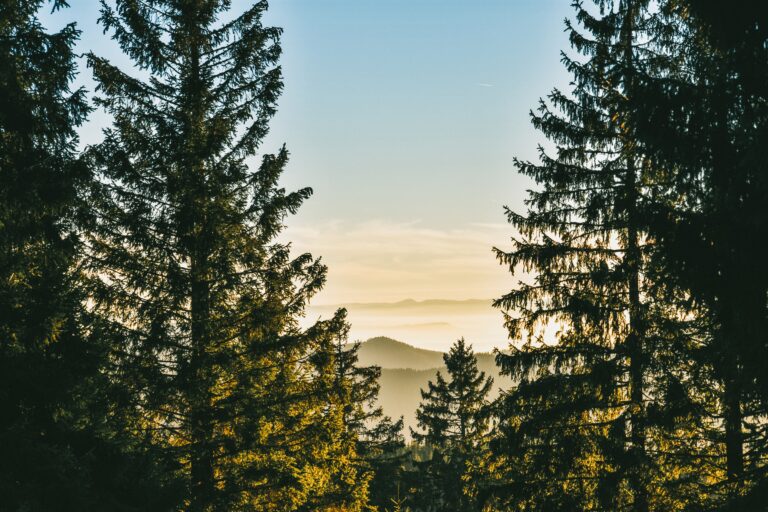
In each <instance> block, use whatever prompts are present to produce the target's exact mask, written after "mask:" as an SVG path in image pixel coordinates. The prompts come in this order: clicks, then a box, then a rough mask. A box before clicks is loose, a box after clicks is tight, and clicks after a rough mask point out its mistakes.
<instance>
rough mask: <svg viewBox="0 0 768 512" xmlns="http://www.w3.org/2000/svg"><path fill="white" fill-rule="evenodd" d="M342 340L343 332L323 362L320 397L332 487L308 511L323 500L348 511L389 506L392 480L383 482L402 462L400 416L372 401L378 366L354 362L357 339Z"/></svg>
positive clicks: (326, 469) (356, 358) (313, 502)
mask: <svg viewBox="0 0 768 512" xmlns="http://www.w3.org/2000/svg"><path fill="white" fill-rule="evenodd" d="M345 341H346V337H345V336H344V337H339V338H338V339H337V343H336V349H335V351H334V352H333V353H332V354H329V355H330V356H331V357H328V359H327V360H326V362H327V366H326V368H327V372H326V375H327V376H328V378H327V380H326V381H325V382H326V386H327V388H326V390H325V396H327V397H329V402H328V410H330V411H332V412H331V414H328V418H329V419H330V420H331V421H329V422H328V423H327V427H328V428H327V430H326V433H325V437H326V438H327V439H328V440H329V442H328V445H329V446H330V447H331V453H330V455H331V457H330V459H329V460H328V461H327V462H328V466H327V467H326V468H325V471H326V472H327V473H328V475H329V478H330V480H331V482H332V486H333V487H332V489H333V490H332V492H330V493H329V494H328V495H326V496H319V497H318V499H316V500H314V501H312V502H310V503H309V504H308V507H307V510H317V509H318V508H319V507H320V505H321V504H323V503H330V504H332V503H335V504H337V505H342V506H343V510H349V511H355V510H370V509H372V507H376V506H378V505H379V504H381V503H386V504H389V498H390V497H391V496H393V495H394V494H387V490H388V489H390V487H391V486H392V485H393V484H394V483H396V482H395V481H382V480H384V479H386V478H392V477H396V476H398V475H397V469H398V466H399V465H400V464H401V463H402V457H401V452H402V448H403V439H402V434H401V431H402V428H403V423H402V419H400V420H398V421H395V422H393V421H392V420H391V419H390V418H389V417H387V416H384V414H383V412H382V409H381V407H379V406H377V404H376V401H377V399H378V394H379V383H378V379H379V376H380V375H381V369H380V368H379V367H377V366H368V367H361V366H359V365H358V355H357V352H358V349H359V343H352V344H348V343H345ZM373 510H375V508H373Z"/></svg>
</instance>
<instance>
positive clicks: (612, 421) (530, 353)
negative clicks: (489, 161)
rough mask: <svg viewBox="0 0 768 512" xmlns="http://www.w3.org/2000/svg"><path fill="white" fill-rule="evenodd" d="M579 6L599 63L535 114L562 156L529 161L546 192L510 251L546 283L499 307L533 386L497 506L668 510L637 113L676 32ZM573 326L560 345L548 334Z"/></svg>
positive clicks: (525, 285) (510, 425)
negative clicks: (652, 418)
mask: <svg viewBox="0 0 768 512" xmlns="http://www.w3.org/2000/svg"><path fill="white" fill-rule="evenodd" d="M594 4H595V5H593V6H591V7H589V8H587V7H585V6H583V5H582V3H581V2H574V9H575V10H576V19H577V20H578V22H579V24H580V25H581V26H582V27H583V29H584V33H582V32H580V29H579V28H578V27H577V26H575V25H573V24H571V23H570V22H567V29H568V32H569V35H570V41H571V44H572V46H573V47H574V48H575V49H576V51H577V52H579V53H580V54H581V55H582V56H583V59H572V58H569V57H568V56H567V55H565V54H563V57H562V60H563V62H564V64H565V66H566V67H567V68H568V70H569V71H570V72H571V73H572V75H573V80H572V85H573V91H572V93H571V94H570V95H569V94H565V93H563V92H561V91H559V90H554V91H553V92H552V93H551V94H550V95H549V97H548V99H549V101H548V102H545V101H541V103H540V106H539V110H538V112H537V113H532V122H533V125H534V126H535V127H536V128H537V129H538V130H540V131H541V132H542V133H543V134H544V135H546V136H547V137H548V138H549V139H550V140H551V141H552V142H553V144H554V145H555V149H554V154H553V153H552V152H549V151H546V150H544V149H543V148H540V150H539V157H540V162H539V163H531V162H525V161H517V167H518V170H519V172H521V173H522V174H525V175H527V176H530V177H531V178H532V179H533V180H534V181H535V182H536V185H537V187H538V188H537V189H536V190H533V191H530V192H529V198H528V200H527V205H528V212H527V213H526V214H525V215H523V214H519V213H516V212H513V211H509V210H508V212H507V213H508V219H509V221H510V222H511V224H512V225H513V226H514V227H515V228H516V230H517V231H518V233H519V235H517V236H516V237H515V238H514V239H513V248H512V250H511V251H502V250H497V256H498V258H499V260H500V261H501V263H502V264H504V265H506V266H508V267H509V269H510V271H512V272H513V273H514V272H517V271H518V270H524V271H529V272H531V273H532V274H533V275H534V277H533V280H532V282H520V284H519V285H518V287H517V288H516V289H515V290H513V291H511V292H510V293H508V294H507V295H505V296H504V297H502V298H501V299H499V300H497V301H496V306H497V307H500V308H502V309H503V310H504V311H505V316H506V325H507V327H508V328H509V331H510V338H511V339H512V340H514V341H515V342H518V343H520V342H525V343H524V344H523V345H522V346H518V347H513V348H512V351H511V354H504V353H499V354H498V355H497V361H498V363H499V364H500V365H501V367H502V371H503V372H504V373H506V374H508V375H510V376H511V377H512V378H513V380H514V381H516V382H517V383H518V384H517V386H516V388H515V389H513V390H511V391H510V392H509V393H507V394H504V395H503V396H502V397H501V399H500V401H499V404H498V406H499V407H498V414H499V415H500V418H499V421H500V425H499V430H500V434H499V435H498V436H497V437H496V439H495V440H494V441H493V443H492V449H493V452H494V456H495V461H494V462H493V463H489V464H490V465H491V466H493V465H497V466H499V467H500V468H501V469H500V470H499V474H504V473H505V471H506V472H507V473H506V475H505V476H501V477H500V479H501V481H502V482H505V483H506V485H505V484H502V485H500V487H498V488H497V489H496V490H495V492H496V494H497V497H498V498H499V499H500V500H501V501H502V502H506V503H507V504H508V505H511V504H513V503H515V504H516V506H518V507H520V508H523V509H525V510H548V511H554V510H585V509H599V510H616V509H624V508H626V509H631V510H633V511H635V512H645V511H647V510H649V509H650V508H651V507H652V504H651V497H652V495H658V493H651V492H650V485H651V480H652V478H653V475H654V473H655V469H654V467H653V464H652V460H651V456H650V454H649V450H650V449H651V448H652V446H651V439H652V437H653V436H654V435H655V434H654V433H653V432H651V431H650V429H651V425H649V424H648V406H649V403H648V402H649V400H656V399H657V398H658V397H659V388H660V387H663V386H664V385H665V384H664V383H663V382H662V381H663V380H664V378H665V376H664V375H663V372H660V371H658V369H657V366H656V365H657V363H658V361H657V360H656V355H657V352H658V350H657V348H656V345H657V344H658V343H659V342H660V341H661V340H662V339H663V338H664V332H663V331H661V330H660V329H661V328H660V326H662V325H664V322H662V321H660V320H659V319H656V318H653V316H654V315H656V314H659V313H661V312H663V308H657V307H655V304H654V297H653V284H654V282H655V279H656V277H657V276H654V275H653V274H652V272H650V270H649V262H650V258H651V254H652V251H653V247H654V244H653V240H652V239H651V238H649V237H648V235H647V227H646V226H645V224H644V212H645V210H646V209H647V208H648V205H649V204H651V203H652V202H653V197H652V195H651V194H650V192H651V190H653V189H652V185H653V184H654V183H655V182H656V181H657V180H658V179H659V178H658V173H657V169H656V168H655V167H654V166H653V165H652V164H651V161H650V160H649V159H648V158H647V157H646V155H645V154H644V152H643V147H642V146H641V145H640V144H638V141H637V140H636V136H635V117H636V112H635V111H634V110H633V109H632V105H631V103H630V99H631V98H632V97H633V91H634V89H635V88H636V85H635V84H636V80H637V76H638V75H639V74H641V73H645V72H651V71H652V70H653V68H654V66H656V65H657V63H656V56H655V55H654V54H653V53H652V52H651V51H649V50H648V49H647V48H646V42H647V40H648V39H649V38H652V37H653V36H654V35H656V33H658V32H659V31H663V30H665V29H666V27H665V26H664V25H663V23H662V20H661V18H660V16H658V15H657V14H654V13H653V12H651V10H649V2H645V1H638V0H621V1H616V2H613V1H596V2H595V3H594ZM553 324H559V332H558V334H557V340H556V343H555V344H552V343H550V342H544V341H543V339H542V337H541V336H542V335H543V333H544V330H545V329H547V328H548V327H549V326H552V325H553Z"/></svg>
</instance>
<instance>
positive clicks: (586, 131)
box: [0, 0, 768, 512]
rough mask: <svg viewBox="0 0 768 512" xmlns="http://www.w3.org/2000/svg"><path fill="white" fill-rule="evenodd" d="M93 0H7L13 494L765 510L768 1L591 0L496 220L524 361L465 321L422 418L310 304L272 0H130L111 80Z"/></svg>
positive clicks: (5, 282) (92, 502) (120, 11)
mask: <svg viewBox="0 0 768 512" xmlns="http://www.w3.org/2000/svg"><path fill="white" fill-rule="evenodd" d="M65 7H66V2H64V1H63V0H53V1H50V2H48V1H45V0H34V1H29V2H7V3H5V4H3V5H2V6H0V93H1V94H0V166H1V167H0V172H1V174H0V183H1V186H0V411H1V412H2V414H0V447H2V453H1V454H0V510H9V511H55V510H94V511H101V510H125V511H132V510H136V511H150V510H151V511H171V510H189V511H194V512H202V511H206V512H207V511H220V510H221V511H223V510H253V511H315V510H318V511H328V512H330V511H342V510H345V511H363V510H382V511H383V510H388V511H395V510H399V511H404V510H411V511H414V512H415V511H424V512H428V511H466V512H475V511H477V512H480V511H521V512H522V511H531V512H533V511H541V512H545V511H546V512H553V511H563V512H565V511H588V510H589V511H620V510H627V511H632V512H649V511H715V510H719V511H759V510H766V507H768V505H766V504H767V503H768V421H767V420H768V410H767V409H766V406H767V405H768V371H766V370H767V369H768V331H767V330H766V327H768V325H766V323H767V322H766V320H768V318H767V316H766V300H767V299H768V266H767V265H766V262H768V257H767V256H768V242H766V240H768V213H766V212H768V210H766V208H765V201H766V199H768V179H766V176H768V174H766V172H765V165H766V162H768V158H766V157H768V144H766V142H768V10H766V9H764V8H762V7H761V6H756V5H754V3H752V2H749V1H747V0H734V1H732V2H729V3H728V4H727V5H723V4H722V3H721V2H715V1H710V0H697V1H694V0H658V1H649V0H594V1H592V2H582V1H576V2H574V3H573V9H574V16H573V19H572V20H568V21H566V31H567V33H568V35H569V39H570V43H571V46H572V50H571V51H567V52H566V51H564V52H563V54H562V63H563V65H564V66H565V67H566V68H567V70H568V71H569V73H570V74H571V82H570V90H568V91H561V90H557V89H556V90H553V91H552V92H551V93H550V94H549V95H548V96H546V98H544V99H542V100H541V102H540V104H539V106H538V108H537V110H535V111H533V112H532V113H531V121H532V123H533V125H534V127H535V128H536V129H537V130H539V131H540V132H541V134H542V135H543V136H544V137H546V138H547V139H548V140H549V143H548V144H547V146H546V147H544V146H542V147H540V148H539V159H538V161H537V162H529V161H523V160H519V161H516V162H515V165H516V167H517V171H518V172H520V173H522V174H524V175H526V176H528V177H530V178H531V180H532V182H533V183H534V187H533V189H532V190H531V191H530V192H529V194H528V199H527V201H526V210H525V211H514V210H512V209H509V210H507V218H508V220H509V222H510V224H511V227H512V231H513V238H512V243H511V246H510V247H501V248H498V249H495V252H496V255H497V258H498V260H499V262H500V263H501V264H502V265H503V266H504V267H506V268H508V269H509V271H510V272H512V273H515V274H518V275H520V274H522V275H526V276H530V277H525V278H522V279H521V280H520V282H519V284H518V285H517V286H516V287H515V288H514V289H513V290H511V291H510V292H509V293H507V294H505V295H504V296H503V297H500V298H498V299H497V300H496V302H495V305H496V306H497V307H498V308H499V309H500V310H501V311H502V313H503V317H504V321H505V325H506V326H507V328H508V330H509V334H510V341H511V344H510V347H509V349H508V350H504V351H499V352H497V355H496V359H497V364H498V365H499V366H500V368H501V370H502V372H503V373H504V374H506V375H509V376H510V377H511V378H512V381H513V383H514V384H513V385H512V386H511V388H510V389H505V390H502V393H501V395H500V396H499V398H498V399H496V400H493V401H489V400H488V393H489V391H490V389H491V387H492V386H493V382H492V380H491V379H490V378H488V377H486V376H485V375H484V374H483V373H482V372H479V371H478V369H477V365H476V361H475V358H474V355H473V353H472V349H471V346H470V345H469V344H467V343H466V342H465V341H464V340H459V341H457V342H456V343H455V344H454V345H453V347H452V348H451V350H450V352H449V353H448V354H446V356H445V362H446V373H445V375H443V374H442V373H438V374H437V375H436V377H435V379H434V380H433V381H431V382H430V383H429V386H428V388H427V389H426V390H422V403H421V405H420V407H419V410H418V411H417V419H418V424H419V429H417V430H414V431H412V432H410V438H411V439H412V441H411V442H409V443H408V444H406V441H405V438H404V433H403V432H402V430H403V428H402V420H393V419H391V418H388V417H386V416H384V415H383V413H382V411H381V409H379V408H377V406H376V397H377V394H378V377H379V369H378V368H376V367H360V366H359V365H358V364H357V355H356V350H357V349H356V346H355V345H354V344H348V343H347V332H348V329H349V326H348V323H347V320H346V316H345V312H344V310H339V311H338V312H337V313H336V314H335V315H334V316H333V317H331V318H329V319H325V320H319V321H317V322H316V323H314V324H313V325H311V326H310V327H308V328H301V327H300V326H299V322H298V321H299V319H300V318H301V316H302V315H303V312H304V310H305V308H306V306H307V304H308V301H309V300H310V299H311V298H312V297H313V295H315V294H316V293H317V292H318V291H319V290H320V289H321V288H322V287H323V285H324V283H325V278H326V268H325V266H324V265H323V264H322V263H321V261H320V260H319V259H317V258H315V257H313V256H311V255H309V254H299V255H295V254H292V253H291V251H290V244H287V243H285V242H282V241H280V239H279V238H278V237H279V235H280V234H281V232H282V230H283V228H284V222H285V219H286V217H287V216H289V215H292V214H294V213H296V211H297V210H298V208H299V207H300V206H301V204H302V203H303V202H304V201H305V200H307V199H308V198H309V197H310V195H311V193H312V191H311V189H308V188H305V189H301V190H298V191H286V190H285V189H283V188H282V187H281V186H280V176H281V174H282V172H283V170H284V169H285V167H286V164H287V162H288V151H287V149H286V148H285V147H283V148H281V149H280V150H279V151H278V152H276V153H274V154H264V153H262V152H261V142H262V140H263V139H264V137H265V136H266V134H267V132H268V125H269V121H270V119H271V117H272V116H273V115H274V113H275V110H276V105H277V99H278V97H279V95H280V92H281V90H282V87H283V83H282V76H281V71H280V65H279V58H280V53H281V49H280V35H281V30H280V29H278V28H275V27H270V26H265V25H264V24H263V22H262V18H263V15H264V13H265V11H266V9H267V2H266V1H257V2H254V3H253V4H252V5H251V6H250V7H248V8H247V9H246V10H245V11H244V12H241V13H232V12H231V6H230V2H228V1H224V0H142V1H135V0H115V1H113V2H109V1H106V0H104V1H102V2H101V7H100V8H101V14H100V18H99V22H100V24H101V26H102V28H103V29H104V31H105V33H106V34H109V36H110V37H112V38H113V39H114V40H115V41H116V42H117V43H118V44H119V46H120V48H121V49H122V51H123V52H124V54H125V55H126V56H127V57H128V58H129V59H130V61H131V62H132V64H133V67H132V68H131V69H122V68H120V67H119V66H117V65H115V64H114V63H112V62H110V61H109V60H108V59H105V58H104V57H103V56H100V55H98V53H97V52H94V53H89V54H87V55H86V56H85V62H86V63H87V66H88V68H89V69H90V70H91V72H92V73H93V76H94V79H95V81H96V84H97V85H96V91H95V97H94V98H93V99H89V98H88V94H87V92H86V91H85V90H84V89H82V88H80V89H77V88H74V86H73V80H74V77H75V76H76V74H77V72H78V69H77V60H78V56H77V55H76V54H75V50H74V48H75V44H76V42H77V39H78V37H79V35H80V33H79V31H78V29H77V27H76V26H75V25H67V26H66V27H64V28H63V29H61V30H60V31H58V32H48V31H46V29H44V27H43V26H42V25H41V23H40V21H39V20H38V18H37V15H38V12H39V11H40V9H42V8H53V9H60V8H65ZM478 8H481V7H478ZM521 73H524V70H521ZM95 108H98V109H102V110H103V111H105V112H106V113H108V114H109V117H110V119H111V121H110V125H109V126H108V127H107V128H105V129H104V131H103V137H102V140H101V141H100V142H99V143H97V144H93V145H90V146H87V147H85V148H84V149H80V147H79V146H80V144H79V140H78V136H77V133H78V129H79V127H81V126H82V124H83V123H84V122H85V121H86V120H87V119H88V116H89V114H90V113H91V112H92V111H93V109H95ZM553 331H556V335H555V336H554V338H552V337H550V336H549V335H547V334H546V333H547V332H553Z"/></svg>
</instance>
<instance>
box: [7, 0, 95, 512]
mask: <svg viewBox="0 0 768 512" xmlns="http://www.w3.org/2000/svg"><path fill="white" fill-rule="evenodd" d="M48 4H49V3H48V2H44V1H42V0H40V1H31V2H4V3H3V4H2V5H1V6H0V446H2V447H3V448H2V457H0V496H2V508H3V509H4V510H32V511H36V510H40V511H42V510H70V509H75V508H82V509H85V508H87V507H88V506H89V505H90V500H91V499H93V494H92V491H93V489H91V488H89V487H91V486H92V485H93V481H92V479H91V478H90V477H89V475H88V466H89V461H88V460H87V459H86V455H85V452H86V451H87V450H89V449H91V448H92V447H93V446H92V444H91V443H92V441H93V440H92V436H93V425H92V423H91V421H90V419H91V417H90V413H89V411H88V406H89V405H91V400H92V399H93V396H91V390H90V389H89V384H91V383H92V381H91V379H94V378H95V377H96V376H97V373H98V369H99V364H100V362H101V361H100V360H99V357H98V351H97V350H96V347H93V346H91V344H90V343H89V342H88V340H87V339H86V338H85V337H84V336H82V335H81V332H80V327H81V325H80V324H81V322H82V321H83V318H82V311H81V309H80V300H81V298H82V297H81V296H80V294H79V293H78V292H77V291H76V290H75V289H74V283H75V282H76V280H77V268H76V267H77V261H76V255H77V248H78V237H77V227H76V226H75V224H74V221H75V219H76V214H77V207H78V204H77V201H78V188H79V187H80V186H81V185H82V184H83V182H84V181H85V180H86V179H87V173H86V172H85V170H84V169H83V168H82V167H81V166H79V165H77V162H76V148H77V134H76V129H77V127H78V126H79V125H80V124H81V123H82V122H83V120H84V118H85V116H86V115H87V113H88V111H89V107H88V105H87V102H86V99H85V95H84V91H83V90H81V89H77V90H72V88H71V84H72V80H73V78H74V75H75V54H74V51H73V48H74V45H75V43H76V41H77V39H78V37H79V31H78V30H77V28H76V27H75V26H74V25H67V26H65V27H64V28H62V29H61V30H60V31H59V32H55V33H49V32H46V31H45V29H44V28H43V27H42V26H41V24H40V22H39V21H38V19H37V18H36V16H37V13H38V11H39V10H40V9H42V8H44V7H47V6H48ZM51 4H52V7H53V9H54V10H55V9H59V8H61V7H64V6H65V5H66V4H65V3H64V2H61V1H57V2H51Z"/></svg>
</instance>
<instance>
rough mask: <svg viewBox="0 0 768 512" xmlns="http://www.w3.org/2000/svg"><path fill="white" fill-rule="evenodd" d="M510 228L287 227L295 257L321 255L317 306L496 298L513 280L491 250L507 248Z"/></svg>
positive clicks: (362, 224)
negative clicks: (325, 270)
mask: <svg viewBox="0 0 768 512" xmlns="http://www.w3.org/2000/svg"><path fill="white" fill-rule="evenodd" d="M509 236H510V226H509V225H506V224H466V225H463V226H457V227H454V228H445V229H444V228H435V227H428V226H424V225H422V224H421V223H419V222H402V223H397V222H390V221H369V222H359V223H355V222H341V221H335V222H326V223H322V224H319V225H318V224H314V225H312V226H311V227H310V226H294V227H290V228H289V229H288V231H287V233H286V238H287V239H290V240H292V241H293V247H294V250H295V251H301V252H305V251H306V252H311V253H312V254H314V255H317V256H322V258H323V261H324V262H325V263H326V264H327V265H328V266H329V274H328V285H327V287H326V290H324V291H323V293H322V294H321V295H320V297H318V299H317V302H318V303H325V304H329V303H331V304H343V303H348V302H379V301H396V300H401V299H406V298H412V299H443V298H447V299H466V298H488V299H490V298H495V297H498V296H499V295H501V294H502V293H504V292H505V291H507V290H509V288H510V287H511V285H512V283H513V280H512V278H511V276H510V275H509V273H508V272H507V271H506V269H504V268H502V267H500V266H499V265H498V263H497V262H496V260H495V258H494V255H493V253H492V250H491V249H492V247H493V246H507V245H508V240H509Z"/></svg>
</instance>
